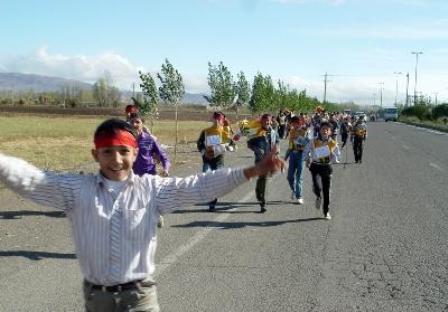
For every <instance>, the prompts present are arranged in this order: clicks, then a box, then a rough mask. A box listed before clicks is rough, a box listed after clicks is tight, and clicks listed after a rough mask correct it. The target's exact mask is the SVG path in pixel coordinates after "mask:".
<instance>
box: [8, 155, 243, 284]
mask: <svg viewBox="0 0 448 312" xmlns="http://www.w3.org/2000/svg"><path fill="white" fill-rule="evenodd" d="M0 181H1V182H3V183H5V184H6V185H7V186H8V187H10V188H11V189H12V190H13V191H15V192H17V193H19V194H21V195H22V196H24V197H26V198H29V199H31V200H33V201H35V202H37V203H39V204H43V205H46V206H50V207H55V208H59V209H63V210H65V211H66V213H67V216H68V218H69V220H70V223H71V226H72V232H73V237H74V242H75V248H76V254H77V257H78V260H79V264H80V266H81V271H82V273H83V275H84V278H85V279H86V280H88V281H89V282H91V283H94V284H99V285H106V286H110V285H116V284H122V283H127V282H130V281H134V280H139V279H145V278H147V277H148V275H151V274H152V273H153V272H154V269H155V265H154V256H155V250H156V245H157V238H156V227H157V222H158V220H159V215H160V214H164V213H167V212H171V211H173V210H175V209H178V208H181V207H182V206H186V205H190V204H194V203H197V202H209V201H211V200H213V199H214V198H217V197H221V196H223V195H224V194H226V193H228V192H230V191H232V190H233V189H234V188H236V187H237V186H238V185H240V184H242V183H243V182H245V181H247V179H246V177H245V175H244V173H243V170H242V169H228V168H227V169H221V170H217V171H214V172H209V173H207V174H198V175H193V176H189V177H186V178H174V177H173V178H171V177H170V178H161V177H159V176H153V175H144V176H142V177H139V176H137V175H134V174H131V175H130V176H129V178H128V180H127V181H126V183H125V184H126V185H125V187H124V188H123V190H122V191H121V192H120V193H119V194H118V197H117V198H116V200H115V201H114V200H113V198H112V196H111V194H110V193H109V192H108V191H107V190H106V188H105V185H104V184H105V178H104V177H103V176H102V175H101V174H90V175H77V174H55V173H49V172H43V171H41V170H40V169H38V168H36V167H34V166H32V165H31V164H29V163H27V162H25V161H24V160H21V159H19V158H15V157H10V156H5V155H2V154H0Z"/></svg>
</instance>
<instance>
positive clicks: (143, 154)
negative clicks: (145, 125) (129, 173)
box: [132, 131, 171, 176]
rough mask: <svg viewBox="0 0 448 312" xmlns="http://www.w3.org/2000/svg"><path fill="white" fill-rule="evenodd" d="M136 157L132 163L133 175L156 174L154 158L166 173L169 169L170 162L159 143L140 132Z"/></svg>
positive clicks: (147, 134) (150, 136)
mask: <svg viewBox="0 0 448 312" xmlns="http://www.w3.org/2000/svg"><path fill="white" fill-rule="evenodd" d="M137 141H138V155H137V159H136V161H135V162H134V166H133V167H132V170H134V173H135V174H137V175H139V176H142V175H144V174H145V173H149V174H156V173H157V172H156V164H155V162H154V157H156V158H158V159H160V161H161V163H162V166H163V169H165V170H166V171H168V170H169V169H170V165H171V164H170V161H169V159H168V155H167V153H166V151H165V150H164V149H163V148H162V147H161V146H160V144H159V142H157V141H156V140H154V137H153V136H152V135H150V134H149V133H146V132H144V131H143V132H142V133H141V134H140V135H139V136H138V139H137Z"/></svg>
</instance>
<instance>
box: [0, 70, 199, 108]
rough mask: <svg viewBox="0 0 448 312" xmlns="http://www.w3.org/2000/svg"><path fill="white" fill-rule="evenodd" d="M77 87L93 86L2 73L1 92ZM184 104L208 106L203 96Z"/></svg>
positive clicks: (191, 97)
mask: <svg viewBox="0 0 448 312" xmlns="http://www.w3.org/2000/svg"><path fill="white" fill-rule="evenodd" d="M67 86H76V87H77V88H80V89H82V90H91V89H92V87H93V85H92V84H90V83H86V82H82V81H79V80H73V79H65V78H60V77H48V76H42V75H34V74H20V73H0V91H5V90H12V91H30V90H32V91H34V92H51V91H53V92H54V91H61V90H63V89H64V87H67ZM122 92H123V96H125V97H126V96H129V97H130V94H132V93H131V92H129V91H122ZM182 102H183V103H186V104H202V105H207V101H206V100H205V99H204V97H203V96H202V94H197V93H185V96H184V98H183V101H182Z"/></svg>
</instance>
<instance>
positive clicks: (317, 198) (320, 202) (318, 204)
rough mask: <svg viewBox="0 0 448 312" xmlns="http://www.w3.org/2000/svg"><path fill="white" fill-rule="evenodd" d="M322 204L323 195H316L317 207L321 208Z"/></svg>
mask: <svg viewBox="0 0 448 312" xmlns="http://www.w3.org/2000/svg"><path fill="white" fill-rule="evenodd" d="M321 204H322V197H316V209H317V210H319V209H320V205H321Z"/></svg>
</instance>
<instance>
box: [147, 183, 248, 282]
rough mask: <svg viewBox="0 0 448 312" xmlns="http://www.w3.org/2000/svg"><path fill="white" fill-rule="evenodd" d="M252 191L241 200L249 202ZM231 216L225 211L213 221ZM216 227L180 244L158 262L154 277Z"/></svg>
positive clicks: (207, 228) (208, 228) (219, 220)
mask: <svg viewBox="0 0 448 312" xmlns="http://www.w3.org/2000/svg"><path fill="white" fill-rule="evenodd" d="M252 193H253V192H250V193H249V194H247V195H246V196H244V197H243V198H242V199H241V201H240V202H247V201H248V200H249V199H250V198H251V197H252V196H253V194H252ZM236 209H237V207H235V208H232V209H229V210H227V211H229V212H231V211H235V210H236ZM229 216H230V213H223V214H220V216H218V217H217V218H215V219H213V220H212V221H211V222H216V223H219V222H222V221H224V220H225V219H227V218H228V217H229ZM216 229H217V228H216V227H206V228H204V229H202V230H200V231H199V232H197V233H196V234H194V235H193V236H192V237H191V238H190V239H189V240H188V242H187V243H186V244H185V245H183V246H180V247H179V248H178V249H177V250H175V251H174V252H172V253H170V254H169V255H167V256H166V257H165V258H163V259H162V260H161V261H160V263H159V264H156V271H155V274H154V277H156V276H158V275H160V274H162V273H163V272H164V271H165V270H166V269H168V268H169V267H170V266H171V265H172V264H174V263H176V262H177V260H178V259H179V258H180V257H181V256H182V255H184V254H185V253H186V252H188V251H189V250H190V249H192V248H193V247H194V246H196V245H197V244H198V243H199V242H200V241H202V240H203V239H204V238H206V237H207V235H208V234H209V233H210V232H211V231H213V230H216Z"/></svg>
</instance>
